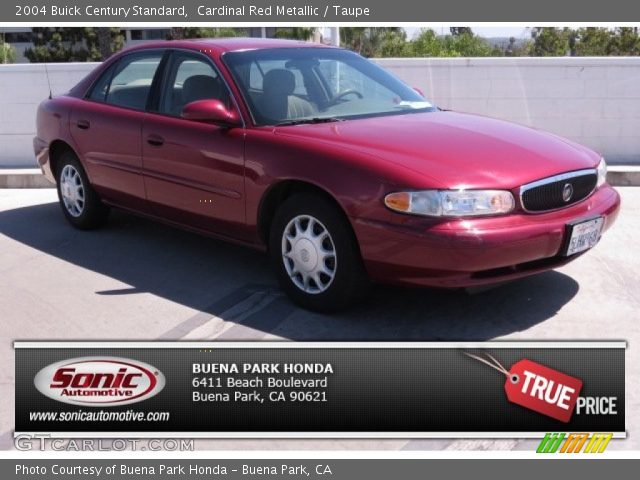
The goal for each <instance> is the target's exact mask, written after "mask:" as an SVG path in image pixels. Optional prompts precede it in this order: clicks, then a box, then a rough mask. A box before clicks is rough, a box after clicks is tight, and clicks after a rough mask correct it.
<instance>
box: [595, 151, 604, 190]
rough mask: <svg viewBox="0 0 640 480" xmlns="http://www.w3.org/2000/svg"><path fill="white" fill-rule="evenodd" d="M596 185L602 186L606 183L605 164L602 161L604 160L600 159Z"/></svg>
mask: <svg viewBox="0 0 640 480" xmlns="http://www.w3.org/2000/svg"><path fill="white" fill-rule="evenodd" d="M597 170H598V183H597V184H596V186H597V187H599V186H600V185H602V184H603V183H604V182H606V181H607V162H605V161H604V158H601V159H600V163H599V164H598V169H597Z"/></svg>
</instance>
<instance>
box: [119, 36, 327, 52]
mask: <svg viewBox="0 0 640 480" xmlns="http://www.w3.org/2000/svg"><path fill="white" fill-rule="evenodd" d="M150 48H186V49H190V50H209V51H210V52H211V53H218V54H222V53H224V52H234V51H241V50H259V49H267V48H332V47H329V46H327V45H324V44H321V43H311V42H305V41H301V40H283V39H279V38H241V37H231V38H196V39H188V40H162V41H154V42H145V43H143V44H139V45H136V46H134V47H132V48H129V49H127V50H128V51H132V50H145V49H150Z"/></svg>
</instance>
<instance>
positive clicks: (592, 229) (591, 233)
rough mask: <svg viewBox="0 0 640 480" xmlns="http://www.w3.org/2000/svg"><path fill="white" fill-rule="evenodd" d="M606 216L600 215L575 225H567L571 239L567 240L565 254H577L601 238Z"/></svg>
mask: <svg viewBox="0 0 640 480" xmlns="http://www.w3.org/2000/svg"><path fill="white" fill-rule="evenodd" d="M603 224H604V218H602V217H598V218H594V219H592V220H586V221H584V222H580V223H574V224H573V225H567V229H568V236H569V241H568V242H567V246H566V250H565V253H564V254H565V255H566V256H567V257H568V256H569V255H575V254H576V253H580V252H584V251H585V250H588V249H590V248H591V247H593V246H594V245H595V244H596V243H598V240H599V239H600V233H601V232H602V225H603Z"/></svg>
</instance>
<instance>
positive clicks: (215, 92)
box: [182, 75, 220, 105]
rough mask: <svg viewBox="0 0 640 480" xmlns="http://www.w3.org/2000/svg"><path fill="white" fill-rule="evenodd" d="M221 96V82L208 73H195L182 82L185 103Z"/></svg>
mask: <svg viewBox="0 0 640 480" xmlns="http://www.w3.org/2000/svg"><path fill="white" fill-rule="evenodd" d="M219 97H220V82H219V81H218V80H217V79H215V78H213V77H210V76H208V75H193V76H191V77H189V78H187V79H186V80H185V81H184V83H183V84H182V99H183V101H184V103H185V105H186V104H187V103H191V102H195V101H196V100H207V99H210V98H219Z"/></svg>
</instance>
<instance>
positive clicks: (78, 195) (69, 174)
mask: <svg viewBox="0 0 640 480" xmlns="http://www.w3.org/2000/svg"><path fill="white" fill-rule="evenodd" d="M60 194H61V196H62V203H64V208H66V209H67V212H69V215H71V216H72V217H79V216H80V215H82V211H83V210H84V185H82V177H80V174H79V173H78V170H76V168H75V167H74V166H73V165H65V167H64V168H63V169H62V173H61V174H60Z"/></svg>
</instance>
